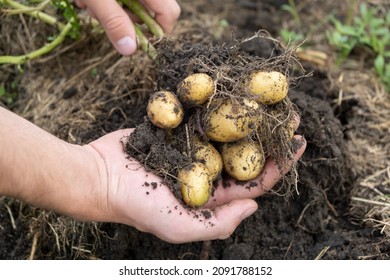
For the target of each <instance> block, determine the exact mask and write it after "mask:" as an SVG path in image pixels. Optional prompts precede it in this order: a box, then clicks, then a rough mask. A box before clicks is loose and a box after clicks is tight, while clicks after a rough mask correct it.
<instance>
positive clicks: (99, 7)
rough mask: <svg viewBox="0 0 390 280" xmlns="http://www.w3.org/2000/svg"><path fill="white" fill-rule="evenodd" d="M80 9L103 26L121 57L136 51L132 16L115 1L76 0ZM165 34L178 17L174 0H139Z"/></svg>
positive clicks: (178, 11) (177, 7) (177, 9)
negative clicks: (84, 10)
mask: <svg viewBox="0 0 390 280" xmlns="http://www.w3.org/2000/svg"><path fill="white" fill-rule="evenodd" d="M75 2H76V4H77V5H78V6H79V7H80V8H86V9H87V10H88V12H89V13H90V15H91V16H93V17H95V18H96V19H97V20H98V21H99V22H100V23H101V24H102V26H103V28H104V30H105V32H106V34H107V36H108V38H109V39H110V41H111V43H112V44H113V46H114V47H115V48H116V49H117V50H118V52H119V53H121V54H122V55H131V54H133V53H134V52H135V51H136V49H137V43H136V42H137V41H136V37H135V30H134V25H133V20H132V18H133V19H134V16H132V15H131V14H128V13H126V11H125V10H124V9H123V8H122V7H121V6H120V5H119V4H118V2H117V1H116V0H104V1H96V0H76V1H75ZM139 2H140V3H141V4H142V5H143V6H144V7H145V8H146V9H147V10H148V11H150V12H151V13H152V14H153V15H154V18H155V19H156V21H157V22H158V23H159V24H160V25H161V27H162V28H163V29H164V31H165V32H167V33H170V32H171V31H172V29H173V27H174V25H175V23H176V21H177V19H178V17H179V15H180V6H179V5H178V3H177V2H176V1H175V0H165V1H158V0H140V1H139Z"/></svg>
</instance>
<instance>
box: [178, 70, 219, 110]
mask: <svg viewBox="0 0 390 280" xmlns="http://www.w3.org/2000/svg"><path fill="white" fill-rule="evenodd" d="M213 92H214V81H213V79H212V78H211V77H210V76H209V75H207V74H205V73H195V74H192V75H190V76H188V77H186V78H185V79H184V80H183V81H182V82H181V83H180V84H179V86H178V89H177V94H178V96H179V98H180V100H181V101H182V102H183V103H187V104H190V105H201V104H203V103H205V102H206V101H207V100H208V99H209V98H210V96H211V95H212V94H213Z"/></svg>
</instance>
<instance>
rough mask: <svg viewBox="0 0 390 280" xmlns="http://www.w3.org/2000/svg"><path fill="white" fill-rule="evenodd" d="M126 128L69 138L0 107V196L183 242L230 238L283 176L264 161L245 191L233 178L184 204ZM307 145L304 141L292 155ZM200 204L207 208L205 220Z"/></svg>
mask: <svg viewBox="0 0 390 280" xmlns="http://www.w3.org/2000/svg"><path fill="white" fill-rule="evenodd" d="M131 131H132V130H131V129H126V130H118V131H115V132H113V133H110V134H107V135H105V136H103V137H101V138H99V139H97V140H96V141H93V142H91V143H90V144H88V145H84V146H80V145H72V144H69V143H67V142H65V141H62V140H60V139H58V138H56V137H54V136H53V135H51V134H49V133H47V132H46V131H44V130H42V129H40V128H38V127H37V126H35V125H33V124H32V123H30V122H28V121H26V120H25V119H23V118H21V117H19V116H17V115H15V114H13V113H12V112H10V111H8V110H6V109H4V108H2V107H0V195H6V196H10V197H15V198H18V199H21V200H23V201H25V202H27V203H29V204H32V205H35V206H38V207H42V208H47V209H52V210H54V211H56V212H58V213H62V214H65V215H68V216H71V217H73V218H76V219H79V220H85V221H101V222H116V223H123V224H127V225H131V226H134V227H136V228H137V229H139V230H141V231H145V232H150V233H153V234H154V235H156V236H158V237H160V238H161V239H163V240H166V241H169V242H172V243H182V242H190V241H197V240H209V239H218V238H227V237H228V236H230V235H231V234H232V233H233V231H234V230H235V228H236V227H237V226H238V225H239V224H240V222H241V221H242V220H243V219H244V218H246V217H248V216H250V215H251V214H253V212H255V211H256V209H257V204H256V202H255V201H254V200H253V199H252V198H255V197H257V196H259V195H261V194H262V193H264V192H265V191H266V190H267V189H269V188H271V187H272V186H273V184H275V183H276V181H277V180H278V179H279V178H280V173H279V171H278V169H277V168H276V167H275V166H274V167H273V164H272V161H269V162H268V163H267V164H268V167H267V168H268V169H267V170H266V172H264V174H265V175H264V178H263V180H262V182H263V184H262V185H260V184H259V187H258V188H256V189H253V190H251V191H248V190H247V189H245V188H243V187H242V186H239V185H236V184H234V182H232V184H231V187H230V188H229V189H228V190H227V191H226V192H225V190H224V189H223V188H218V189H217V191H216V193H215V196H214V197H213V199H211V200H210V202H209V203H208V204H207V208H205V209H199V210H189V209H187V208H185V207H183V205H182V204H181V203H180V202H179V201H178V200H177V199H176V197H175V196H174V195H173V194H172V192H171V191H170V189H169V188H168V187H167V186H165V185H164V184H163V183H162V179H161V178H160V177H158V176H156V175H154V174H152V173H148V172H146V171H145V169H144V168H143V167H142V166H141V165H140V164H139V163H138V162H136V161H135V160H131V159H128V158H127V157H126V155H125V153H124V152H123V146H122V143H121V139H123V137H126V136H128V135H129V134H130V133H131ZM297 137H299V136H297ZM304 148H305V144H303V145H302V147H301V148H300V149H299V150H298V151H297V154H296V155H295V160H297V159H298V158H299V157H300V156H301V154H302V153H303V151H304ZM154 183H156V186H157V187H156V188H153V187H152V186H153V185H155V184H154ZM203 210H208V211H209V213H210V214H211V215H210V217H208V219H207V221H205V218H202V217H203V214H202V211H203Z"/></svg>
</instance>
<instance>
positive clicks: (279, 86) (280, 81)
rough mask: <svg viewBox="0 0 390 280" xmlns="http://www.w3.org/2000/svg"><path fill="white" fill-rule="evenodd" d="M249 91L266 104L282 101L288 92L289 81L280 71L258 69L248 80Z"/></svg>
mask: <svg viewBox="0 0 390 280" xmlns="http://www.w3.org/2000/svg"><path fill="white" fill-rule="evenodd" d="M248 88H249V92H250V93H251V94H253V95H255V96H257V97H258V101H259V102H261V103H263V104H265V105H272V104H275V103H278V102H280V101H282V100H283V99H284V98H285V97H286V96H287V92H288V82H287V78H286V76H285V75H284V74H282V73H280V72H278V71H271V72H264V71H258V72H254V73H252V74H251V76H250V79H249V81H248Z"/></svg>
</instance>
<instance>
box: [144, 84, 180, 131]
mask: <svg viewBox="0 0 390 280" xmlns="http://www.w3.org/2000/svg"><path fill="white" fill-rule="evenodd" d="M147 113H148V116H149V119H150V121H151V122H152V123H153V124H155V125H156V126H158V127H160V128H166V129H170V128H175V127H177V126H178V125H179V124H180V123H181V122H182V120H183V116H184V111H183V106H182V105H181V103H180V101H179V100H178V99H177V97H176V95H174V94H173V93H172V92H170V91H158V92H156V93H154V94H153V95H152V96H151V97H150V99H149V102H148V106H147Z"/></svg>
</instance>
